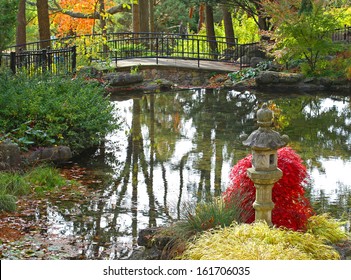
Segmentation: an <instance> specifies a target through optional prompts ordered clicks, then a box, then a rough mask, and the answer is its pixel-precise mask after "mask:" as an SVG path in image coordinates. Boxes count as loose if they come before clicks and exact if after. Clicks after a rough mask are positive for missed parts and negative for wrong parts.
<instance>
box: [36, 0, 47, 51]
mask: <svg viewBox="0 0 351 280" xmlns="http://www.w3.org/2000/svg"><path fill="white" fill-rule="evenodd" d="M37 11H38V24H39V40H40V48H42V49H45V48H47V47H50V20H49V5H48V0H37Z"/></svg>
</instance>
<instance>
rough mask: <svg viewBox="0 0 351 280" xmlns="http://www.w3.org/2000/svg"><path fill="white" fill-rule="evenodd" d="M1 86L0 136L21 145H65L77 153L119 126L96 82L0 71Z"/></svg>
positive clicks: (100, 87) (22, 146)
mask: <svg viewBox="0 0 351 280" xmlns="http://www.w3.org/2000/svg"><path fill="white" fill-rule="evenodd" d="M2 85H4V87H2ZM0 86H1V88H3V89H4V90H2V91H1V92H0V131H2V132H3V133H0V141H2V140H5V139H8V138H10V139H11V140H12V141H14V142H16V143H17V144H19V145H20V147H21V148H22V149H24V150H26V149H30V148H31V147H39V146H44V147H45V146H51V145H67V146H69V147H70V148H71V150H72V151H73V152H74V153H79V152H80V151H82V150H83V149H86V148H89V147H92V146H94V145H97V144H98V143H99V142H100V141H101V140H102V138H103V137H104V136H105V135H106V134H107V133H108V132H110V131H112V130H113V129H115V128H117V127H118V125H117V119H116V117H115V116H114V115H113V111H114V107H113V105H111V104H110V102H109V98H108V97H106V96H104V89H103V87H102V86H100V84H98V83H94V82H90V81H86V80H84V79H82V78H77V79H73V80H72V79H70V78H68V77H50V76H48V77H45V76H44V77H33V78H28V77H26V76H24V75H19V76H10V75H9V74H5V73H0Z"/></svg>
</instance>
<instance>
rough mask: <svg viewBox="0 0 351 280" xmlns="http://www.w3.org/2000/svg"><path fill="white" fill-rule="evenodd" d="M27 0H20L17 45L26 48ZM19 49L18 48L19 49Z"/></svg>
mask: <svg viewBox="0 0 351 280" xmlns="http://www.w3.org/2000/svg"><path fill="white" fill-rule="evenodd" d="M26 25H27V21H26V0H19V4H18V13H17V29H16V45H17V46H20V47H19V48H21V49H23V50H25V49H26V43H27V33H26ZM17 51H18V49H17Z"/></svg>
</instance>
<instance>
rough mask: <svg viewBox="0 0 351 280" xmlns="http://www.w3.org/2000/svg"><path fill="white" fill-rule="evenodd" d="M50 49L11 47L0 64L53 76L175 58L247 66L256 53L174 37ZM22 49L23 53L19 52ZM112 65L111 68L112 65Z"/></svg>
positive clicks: (123, 37)
mask: <svg viewBox="0 0 351 280" xmlns="http://www.w3.org/2000/svg"><path fill="white" fill-rule="evenodd" d="M47 42H50V43H49V45H50V48H48V49H46V50H41V49H40V42H32V43H28V44H26V45H22V46H13V47H11V48H9V49H7V50H6V51H5V52H3V54H2V57H1V64H3V65H6V66H8V67H11V69H12V71H13V72H16V71H17V70H18V69H19V68H23V69H27V70H28V69H31V71H35V72H42V71H50V72H52V73H61V72H62V71H65V72H74V70H75V68H76V63H77V62H76V61H77V59H79V60H80V61H81V64H84V61H86V62H87V63H91V62H97V63H100V62H105V63H106V62H108V63H110V64H111V65H115V66H118V61H119V60H122V59H130V58H155V59H156V62H157V63H158V59H161V58H174V59H189V60H195V61H197V65H198V67H200V61H202V60H207V61H208V60H210V61H226V62H231V63H233V64H238V65H240V68H242V67H246V66H249V63H248V57H250V56H252V55H251V54H253V53H255V51H256V50H258V43H252V44H238V43H237V39H236V38H229V39H227V38H225V37H218V36H217V37H216V38H214V39H213V40H208V38H207V36H203V35H191V34H174V33H132V32H123V33H109V34H94V35H84V36H75V37H65V38H56V39H52V40H49V41H46V43H47ZM21 49H23V51H21ZM113 63H114V64H113Z"/></svg>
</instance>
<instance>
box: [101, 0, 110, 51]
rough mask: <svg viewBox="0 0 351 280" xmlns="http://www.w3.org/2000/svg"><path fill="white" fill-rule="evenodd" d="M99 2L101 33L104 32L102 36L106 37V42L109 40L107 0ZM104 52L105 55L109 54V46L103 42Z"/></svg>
mask: <svg viewBox="0 0 351 280" xmlns="http://www.w3.org/2000/svg"><path fill="white" fill-rule="evenodd" d="M99 3H100V8H99V13H100V28H101V34H102V38H103V39H104V42H106V41H107V23H106V10H105V0H99ZM102 52H103V54H104V56H107V52H108V47H107V45H106V43H103V44H102Z"/></svg>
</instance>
